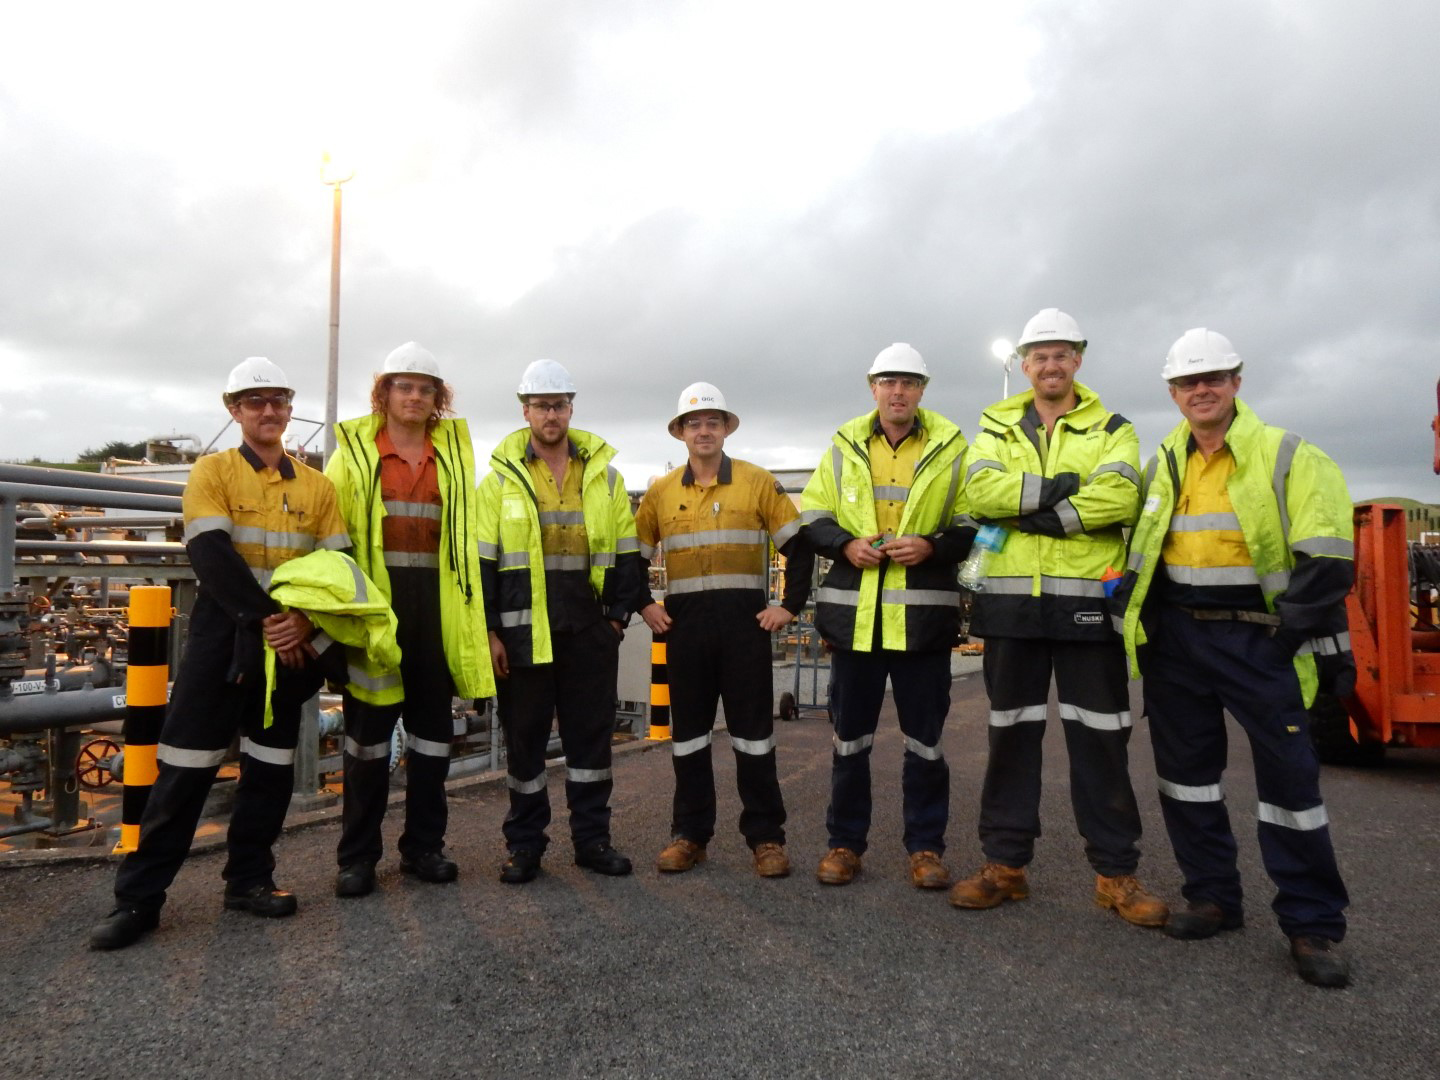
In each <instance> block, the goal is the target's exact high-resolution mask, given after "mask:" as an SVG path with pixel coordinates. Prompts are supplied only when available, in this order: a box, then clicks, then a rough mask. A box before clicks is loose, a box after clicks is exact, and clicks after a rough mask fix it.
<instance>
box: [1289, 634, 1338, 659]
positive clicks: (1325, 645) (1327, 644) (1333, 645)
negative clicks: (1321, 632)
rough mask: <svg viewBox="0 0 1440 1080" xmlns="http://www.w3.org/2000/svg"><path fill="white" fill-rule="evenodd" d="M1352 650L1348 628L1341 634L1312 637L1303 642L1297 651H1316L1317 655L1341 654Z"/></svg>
mask: <svg viewBox="0 0 1440 1080" xmlns="http://www.w3.org/2000/svg"><path fill="white" fill-rule="evenodd" d="M1349 651H1350V631H1348V630H1346V631H1344V632H1343V633H1339V634H1326V635H1325V636H1323V637H1315V638H1311V639H1310V640H1309V641H1306V642H1302V643H1301V645H1300V648H1299V649H1297V650H1296V652H1297V653H1314V654H1315V655H1316V656H1339V655H1340V654H1341V653H1347V652H1349Z"/></svg>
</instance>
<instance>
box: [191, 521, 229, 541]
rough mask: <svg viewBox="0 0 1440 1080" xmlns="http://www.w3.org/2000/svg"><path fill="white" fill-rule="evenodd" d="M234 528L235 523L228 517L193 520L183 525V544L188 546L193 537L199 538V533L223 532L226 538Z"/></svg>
mask: <svg viewBox="0 0 1440 1080" xmlns="http://www.w3.org/2000/svg"><path fill="white" fill-rule="evenodd" d="M234 527H235V523H234V522H233V521H231V520H230V519H229V518H228V517H202V518H195V519H194V520H193V521H187V522H186V523H185V534H184V540H185V543H187V544H188V543H189V542H190V541H191V540H194V539H195V537H197V536H199V535H200V534H201V533H207V532H223V533H225V534H226V535H227V536H229V535H230V530H231V529H233V528H234Z"/></svg>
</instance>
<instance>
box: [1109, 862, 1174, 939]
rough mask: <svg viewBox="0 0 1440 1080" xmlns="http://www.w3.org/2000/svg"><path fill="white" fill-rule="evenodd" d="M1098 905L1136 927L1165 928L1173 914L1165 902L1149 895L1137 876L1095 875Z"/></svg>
mask: <svg viewBox="0 0 1440 1080" xmlns="http://www.w3.org/2000/svg"><path fill="white" fill-rule="evenodd" d="M1095 903H1097V904H1099V905H1100V906H1101V907H1103V908H1114V909H1115V914H1117V915H1119V916H1120V917H1121V918H1122V919H1124V920H1125V921H1126V922H1128V923H1133V924H1134V925H1136V926H1164V925H1165V920H1166V919H1167V918H1168V917H1169V915H1170V909H1169V908H1168V907H1166V906H1165V901H1164V900H1161V899H1160V898H1159V897H1158V896H1151V895H1150V894H1149V893H1148V892H1146V891H1145V886H1143V885H1141V884H1140V882H1138V881H1136V880H1135V875H1134V874H1121V875H1119V876H1118V877H1106V876H1105V875H1104V874H1096V875H1095Z"/></svg>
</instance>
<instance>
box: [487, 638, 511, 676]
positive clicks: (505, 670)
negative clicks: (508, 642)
mask: <svg viewBox="0 0 1440 1080" xmlns="http://www.w3.org/2000/svg"><path fill="white" fill-rule="evenodd" d="M490 663H491V664H492V665H493V666H494V668H495V677H496V678H497V679H506V678H509V677H510V658H509V657H508V656H506V655H505V643H504V642H503V641H501V640H500V635H499V634H497V633H496V632H495V631H494V630H491V631H490Z"/></svg>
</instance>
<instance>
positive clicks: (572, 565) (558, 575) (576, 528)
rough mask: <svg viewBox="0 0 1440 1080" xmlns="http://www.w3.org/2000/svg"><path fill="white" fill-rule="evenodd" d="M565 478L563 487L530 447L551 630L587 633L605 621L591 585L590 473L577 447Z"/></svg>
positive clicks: (529, 462) (527, 453) (572, 450)
mask: <svg viewBox="0 0 1440 1080" xmlns="http://www.w3.org/2000/svg"><path fill="white" fill-rule="evenodd" d="M568 445H569V448H570V460H569V461H568V462H566V465H565V478H564V480H563V481H562V482H561V483H559V484H557V483H556V482H555V474H554V472H552V471H551V469H550V466H549V465H547V464H546V463H545V461H544V460H542V459H541V458H540V457H538V456H537V455H536V453H535V446H534V444H533V443H529V444H526V447H525V468H526V469H527V470H528V471H529V473H530V482H531V484H532V485H534V488H535V499H536V503H537V511H538V513H539V515H540V550H541V552H543V555H544V561H545V607H546V610H547V611H548V612H549V613H550V629H551V630H566V631H575V630H583V629H584V628H585V627H586V626H589V625H590V624H591V623H592V622H594V621H595V620H596V618H598V617H599V614H600V605H599V603H598V602H597V600H596V597H595V590H594V589H593V588H591V585H590V535H589V533H588V532H586V530H585V502H584V498H583V495H582V491H581V483H580V481H581V479H582V478H583V477H584V473H585V467H584V464H583V463H582V462H581V461H580V460H579V451H578V450H577V449H576V447H575V444H574V443H573V442H572V443H569V444H568Z"/></svg>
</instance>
